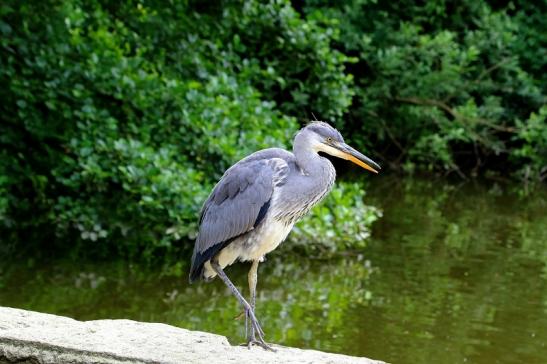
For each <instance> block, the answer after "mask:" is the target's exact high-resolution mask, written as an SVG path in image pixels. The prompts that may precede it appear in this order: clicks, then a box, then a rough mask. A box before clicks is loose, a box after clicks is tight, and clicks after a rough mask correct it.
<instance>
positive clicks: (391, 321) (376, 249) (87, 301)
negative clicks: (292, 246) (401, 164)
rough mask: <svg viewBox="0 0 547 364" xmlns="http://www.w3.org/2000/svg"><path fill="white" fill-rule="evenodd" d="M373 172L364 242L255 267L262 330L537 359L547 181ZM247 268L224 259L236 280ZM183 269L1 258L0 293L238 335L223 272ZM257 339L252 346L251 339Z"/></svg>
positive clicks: (544, 350) (321, 342)
mask: <svg viewBox="0 0 547 364" xmlns="http://www.w3.org/2000/svg"><path fill="white" fill-rule="evenodd" d="M518 187H519V186H512V187H499V186H497V185H492V184H491V183H490V184H488V185H486V184H477V183H466V184H460V185H457V184H449V183H446V182H441V181H435V180H412V181H409V180H407V181H405V182H401V181H399V180H398V179H395V178H384V179H377V181H376V182H375V183H374V184H373V185H372V186H371V187H370V188H369V193H368V195H369V202H370V203H372V204H374V205H376V206H378V207H381V208H382V209H383V211H384V216H383V217H382V218H381V219H380V220H379V221H378V222H377V223H376V224H375V226H374V230H373V234H372V239H371V241H370V243H369V246H368V247H367V248H366V249H365V250H363V251H361V252H354V253H351V254H347V255H345V256H342V257H339V258H336V259H332V260H317V259H306V258H302V257H290V258H288V257H286V256H284V255H285V254H286V255H289V253H288V251H286V250H284V249H283V248H281V249H280V251H279V252H278V253H277V254H276V255H275V256H271V257H269V258H268V260H267V261H266V262H265V263H264V264H262V265H261V267H260V271H259V295H258V308H257V316H258V317H259V319H261V321H262V325H263V328H264V329H265V331H266V335H267V337H266V339H267V340H268V341H272V342H275V343H280V344H283V345H291V346H298V347H304V348H314V349H320V350H326V351H332V352H340V353H345V354H350V355H362V356H368V357H371V358H375V359H381V360H385V361H388V362H392V363H413V364H415V363H424V364H425V363H427V364H429V363H547V191H546V190H545V189H540V190H537V191H535V192H533V193H531V194H530V195H529V196H527V197H522V196H519V195H518V194H517V193H516V192H515V191H517V190H518ZM247 268H248V266H247V265H244V264H239V265H238V266H234V267H231V268H230V269H228V270H227V272H228V274H229V275H230V276H231V277H233V280H234V281H235V282H236V284H237V285H239V286H240V287H246V270H247ZM185 269H186V268H184V267H179V268H174V269H171V270H167V271H166V270H163V271H162V272H155V271H150V270H145V269H142V268H141V267H139V266H128V265H126V264H124V263H123V262H118V263H93V264H92V263H81V262H70V261H63V262H55V263H48V264H45V263H43V264H42V263H41V262H36V263H35V264H34V265H33V267H32V268H25V266H22V265H19V266H17V267H13V266H11V267H10V266H8V268H6V267H4V268H2V271H1V272H2V276H1V277H0V285H1V286H0V287H1V289H0V305H3V306H12V307H20V308H26V309H31V310H36V311H42V312H50V313H56V314H61V315H66V316H71V317H74V318H77V319H81V320H92V319H103V318H129V319H134V320H140V321H153V322H164V323H169V324H172V325H175V326H180V327H185V328H190V329H196V330H203V331H211V332H216V333H219V334H223V335H226V336H228V337H229V339H230V340H231V341H232V342H233V343H239V342H242V341H243V335H244V328H243V322H241V321H237V320H234V317H235V316H237V315H238V313H239V308H238V307H237V304H236V301H235V299H233V298H232V297H231V296H230V294H229V292H228V291H227V289H225V288H224V286H223V285H222V282H220V281H218V280H215V281H214V282H212V283H208V284H198V285H192V286H189V285H188V283H187V280H186V272H185ZM256 350H260V349H256Z"/></svg>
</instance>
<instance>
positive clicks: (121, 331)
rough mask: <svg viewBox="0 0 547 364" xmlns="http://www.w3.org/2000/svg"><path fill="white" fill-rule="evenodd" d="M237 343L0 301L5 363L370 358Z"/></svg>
mask: <svg viewBox="0 0 547 364" xmlns="http://www.w3.org/2000/svg"><path fill="white" fill-rule="evenodd" d="M274 347H275V348H276V349H277V352H275V353H272V352H269V351H265V350H263V349H261V348H253V349H251V350H248V349H247V348H245V347H240V346H232V345H230V343H228V340H227V339H226V338H225V337H224V336H220V335H215V334H210V333H206V332H199V331H190V330H186V329H181V328H177V327H173V326H169V325H165V324H158V323H144V322H137V321H131V320H98V321H85V322H83V321H77V320H73V319H71V318H68V317H62V316H55V315H50V314H44V313H38V312H32V311H25V310H20V309H15V308H8V307H0V363H29V364H31V363H32V364H49V363H75V364H76V363H78V364H79V363H166V364H167V363H207V364H212V363H237V364H240V363H241V364H244V363H257V362H260V363H261V364H268V363H299V364H300V363H332V364H335V363H344V364H346V363H347V364H382V362H380V361H375V360H371V359H367V358H358V357H352V356H347V355H340V354H330V353H324V352H321V351H315V350H302V349H297V348H290V347H284V346H279V345H274Z"/></svg>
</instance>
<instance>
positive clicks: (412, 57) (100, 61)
mask: <svg viewBox="0 0 547 364" xmlns="http://www.w3.org/2000/svg"><path fill="white" fill-rule="evenodd" d="M545 13H546V9H545V4H540V5H538V6H532V5H529V4H528V3H526V2H519V1H517V2H514V3H509V4H508V5H500V4H497V3H494V2H492V3H490V2H488V1H463V2H459V3H457V4H452V3H447V2H445V1H440V0H439V1H432V2H427V4H425V5H423V6H419V5H416V4H415V3H414V2H407V1H403V2H396V3H394V2H377V1H374V0H364V1H363V0H346V1H341V2H336V3H332V2H324V1H319V0H308V1H306V2H304V3H303V4H301V3H291V2H289V1H288V0H284V1H269V2H259V1H246V2H215V1H213V2H206V3H203V2H184V1H173V2H170V3H168V4H166V3H160V2H153V1H145V0H130V1H124V2H119V3H115V2H108V1H104V0H92V1H82V0H72V1H64V2H58V1H26V2H20V1H13V0H10V1H5V2H3V3H2V4H1V5H0V81H1V82H2V85H3V86H4V87H2V89H0V97H1V98H2V101H3V102H2V104H1V105H0V110H1V119H2V123H0V157H1V159H0V218H1V225H0V226H1V229H2V231H1V232H2V234H3V236H4V237H5V239H6V240H7V241H16V240H19V241H24V242H30V241H39V242H47V241H53V242H55V244H61V245H63V244H64V246H63V248H67V247H72V246H73V245H76V246H77V247H82V248H84V250H86V251H87V250H91V251H95V252H100V253H105V254H106V253H110V252H121V253H124V254H126V253H129V254H134V255H142V254H145V255H147V256H149V257H153V256H154V255H155V254H156V253H157V254H158V255H159V256H161V255H162V254H164V253H166V252H170V251H173V250H175V249H178V248H185V247H188V246H189V245H190V244H187V242H188V241H189V240H191V239H192V238H193V237H194V236H195V230H196V216H197V213H198V210H199V208H200V204H201V202H202V201H203V200H204V199H205V197H206V195H207V193H208V192H209V191H210V189H211V187H212V186H213V184H214V183H215V181H217V180H218V178H219V177H220V176H221V174H222V172H223V171H224V170H225V169H226V168H227V167H228V166H229V165H231V164H232V163H234V162H235V161H237V160H238V159H239V158H241V157H243V156H245V155H247V154H249V153H251V152H253V151H255V150H257V149H260V148H264V147H270V146H284V147H287V146H289V145H290V142H291V139H292V136H293V135H294V133H295V132H296V130H297V129H298V128H299V124H298V123H297V118H298V120H302V121H305V120H306V119H308V118H310V116H311V113H312V112H313V113H316V115H317V116H318V117H319V118H321V119H327V120H329V121H331V122H334V123H336V125H338V127H340V128H341V129H342V130H343V132H344V134H345V135H347V136H348V139H350V140H351V142H352V143H353V144H355V145H356V146H357V147H359V148H360V149H364V150H366V151H369V154H371V155H372V156H373V157H374V158H379V159H380V160H381V161H382V162H383V164H384V165H385V166H387V167H388V168H387V169H390V168H389V167H391V168H399V167H401V168H402V169H404V170H407V171H413V170H415V169H428V170H434V171H444V172H446V173H450V172H454V171H455V172H457V173H458V174H460V175H461V176H464V175H467V174H478V173H480V172H482V171H489V173H490V174H503V173H504V172H505V171H506V170H507V169H511V170H512V171H514V173H515V175H516V176H519V177H520V178H523V179H525V180H527V181H528V180H542V179H544V178H545V174H546V171H547V168H546V164H547V162H546V160H547V157H546V155H545V151H546V150H547V139H546V137H545V132H546V131H545V130H546V129H547V127H546V121H545V104H546V101H547V99H546V97H545V95H546V90H547V89H546V85H547V82H545V81H546V78H545V77H546V76H545V72H544V69H545V67H547V64H546V63H547V57H545V52H546V49H547V47H546V41H547V39H546V36H545V34H547V31H546V28H547V21H546V18H545V16H543V15H544V14H545ZM342 191H343V194H344V195H343V196H342V195H340V194H341V193H342ZM361 198H362V194H361V193H360V192H358V188H356V187H341V189H340V190H337V191H335V192H334V195H333V197H332V198H331V200H329V202H327V203H326V205H324V206H323V207H320V208H319V209H318V210H317V211H315V212H314V215H313V216H312V217H310V218H309V219H308V220H307V222H304V223H302V224H301V225H299V226H298V228H297V230H296V233H295V235H294V237H293V239H294V241H302V242H309V241H312V240H313V241H316V240H317V239H314V236H328V235H332V238H331V239H330V241H328V242H324V241H323V242H319V243H318V246H317V247H315V248H312V250H314V249H316V250H317V251H328V252H331V251H332V250H334V249H335V247H336V248H337V249H346V248H351V247H360V246H362V241H363V238H364V237H365V236H366V234H367V232H368V230H367V229H368V225H369V224H370V223H371V222H372V221H373V220H374V219H375V218H376V216H377V213H376V211H375V210H374V209H370V208H368V207H367V206H366V205H363V204H362V202H361ZM348 206H352V207H351V210H352V211H349V210H345V208H348ZM327 211H329V212H331V213H332V214H334V215H328V214H326V212H327ZM351 216H353V217H352V218H351V220H352V221H356V220H357V219H355V216H359V217H360V219H358V220H359V221H361V223H360V224H357V225H355V226H352V227H350V226H349V223H348V226H346V225H345V224H342V225H340V224H339V223H340V222H341V221H346V220H347V219H350V217H351ZM331 220H333V221H336V222H338V224H337V225H336V226H334V225H331ZM62 242H66V243H62ZM114 242H116V243H115V244H114ZM302 244H304V243H302ZM297 245H298V244H297ZM306 246H308V245H306ZM0 249H1V250H6V249H9V247H8V245H7V244H4V245H2V246H1V247H0Z"/></svg>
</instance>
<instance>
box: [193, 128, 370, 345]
mask: <svg viewBox="0 0 547 364" xmlns="http://www.w3.org/2000/svg"><path fill="white" fill-rule="evenodd" d="M319 152H323V153H327V154H330V155H332V156H335V157H338V158H342V159H346V160H350V161H352V162H354V163H355V164H357V165H359V166H361V167H363V168H365V169H368V170H369V171H372V172H375V173H378V172H377V170H378V169H380V166H379V165H378V164H376V163H375V162H374V161H373V160H371V159H370V158H368V157H366V156H364V155H363V154H361V153H360V152H358V151H357V150H355V149H353V148H352V147H350V146H349V145H347V144H346V143H345V142H344V138H343V137H342V135H341V134H340V133H339V132H338V130H336V129H335V128H333V127H331V126H330V125H329V124H327V123H325V122H319V121H316V122H312V123H310V124H308V125H307V126H305V127H304V128H302V129H300V131H299V132H298V133H297V134H296V136H295V138H294V143H293V152H292V153H291V152H288V151H286V150H283V149H280V148H269V149H264V150H260V151H258V152H255V153H253V154H251V155H249V156H248V157H246V158H243V159H242V160H240V161H239V162H237V163H236V164H234V165H233V166H232V167H230V168H229V169H228V170H226V172H225V173H224V175H223V176H222V178H221V179H220V181H219V182H218V183H217V184H216V186H215V187H214V188H213V191H212V192H211V194H210V195H209V197H208V198H207V200H206V201H205V203H204V204H203V208H202V210H201V216H200V219H199V231H198V235H197V239H196V242H195V245H194V252H193V254H192V266H191V269H190V283H192V282H193V281H195V280H197V279H204V280H210V279H212V278H214V277H216V276H219V277H220V278H221V279H222V280H223V281H224V283H225V284H226V285H227V286H228V288H229V289H230V291H231V292H232V293H233V294H234V296H235V297H236V298H237V299H238V301H239V303H240V305H241V306H242V308H243V310H244V313H245V318H246V324H245V325H246V330H247V345H248V346H249V347H251V346H252V345H259V346H261V347H263V348H265V349H271V347H270V346H269V345H268V344H267V343H266V342H265V341H264V332H263V331H262V328H261V327H260V324H259V322H258V320H257V318H256V316H255V307H256V284H257V279H258V278H257V276H258V275H257V272H258V264H259V262H261V261H262V260H263V258H264V256H265V255H266V254H267V253H269V252H271V251H272V250H274V249H275V248H276V247H277V246H278V245H279V244H280V243H281V242H282V241H283V240H285V238H286V237H287V235H288V234H289V232H290V231H291V229H292V227H293V225H294V223H295V222H296V221H298V220H299V219H300V218H301V217H302V216H304V215H305V214H306V213H307V212H308V211H309V210H310V209H311V208H312V207H313V206H314V205H316V204H317V203H318V202H319V201H321V200H322V199H323V198H324V197H325V195H327V194H328V193H329V192H330V190H331V188H332V186H333V184H334V180H335V178H336V171H335V169H334V166H333V165H332V163H331V162H330V161H329V160H328V159H327V158H325V157H323V156H321V155H320V154H319ZM236 261H250V262H251V268H250V270H249V274H248V281H249V290H250V303H249V302H248V301H247V300H245V298H244V297H243V295H242V294H241V293H240V292H239V290H238V289H237V288H236V287H235V286H234V284H233V283H232V282H231V281H230V279H229V278H228V276H227V275H226V273H224V268H225V267H226V266H229V265H231V264H233V263H234V262H236Z"/></svg>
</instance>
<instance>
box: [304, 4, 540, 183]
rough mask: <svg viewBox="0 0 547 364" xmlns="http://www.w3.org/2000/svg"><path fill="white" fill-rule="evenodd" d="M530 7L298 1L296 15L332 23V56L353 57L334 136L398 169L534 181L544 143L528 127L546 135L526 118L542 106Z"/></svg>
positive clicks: (536, 9) (536, 24) (536, 15)
mask: <svg viewBox="0 0 547 364" xmlns="http://www.w3.org/2000/svg"><path fill="white" fill-rule="evenodd" d="M536 5H537V6H536ZM536 5H531V4H529V3H527V2H520V1H517V2H511V3H509V4H508V5H503V6H500V5H499V4H498V3H496V2H489V1H463V2H457V3H452V2H445V1H429V2H427V4H424V5H417V4H416V3H415V2H412V1H403V2H400V1H398V2H379V1H362V0H347V1H339V2H336V3H333V2H327V1H318V0H308V1H306V6H305V7H304V12H305V13H306V14H307V16H308V17H309V18H311V19H314V20H315V21H316V22H318V23H320V24H337V27H338V28H339V29H340V36H339V37H338V38H337V39H338V43H337V47H338V49H339V50H340V51H342V52H343V53H345V54H348V55H352V56H355V58H357V59H358V62H357V63H355V64H353V65H352V66H351V68H350V71H352V72H353V74H354V78H355V84H356V91H355V93H356V98H355V99H354V103H353V106H352V112H351V113H350V114H348V117H347V118H346V120H345V128H344V129H345V130H346V131H350V132H352V133H355V132H356V131H357V132H358V133H359V134H360V135H362V137H361V138H360V139H357V140H356V142H358V143H359V144H360V145H359V146H360V147H368V148H369V149H374V150H376V151H378V152H379V153H381V154H382V158H383V159H384V160H386V161H387V162H389V163H390V165H391V167H393V168H403V169H405V170H407V171H412V170H414V169H417V168H419V169H427V170H433V171H441V172H442V171H445V172H446V173H451V172H456V173H458V174H459V175H460V176H462V177H463V176H465V175H468V174H472V175H476V174H479V173H482V172H485V171H490V172H491V173H497V174H502V175H505V174H509V173H507V171H510V170H513V171H520V172H518V174H517V175H520V176H522V177H526V178H528V179H529V180H542V179H544V178H545V177H546V173H547V168H546V167H547V163H546V160H545V157H544V156H543V157H541V156H539V155H538V154H539V153H540V150H543V151H545V150H547V143H545V140H544V139H542V138H541V137H539V138H538V137H531V135H530V133H535V132H531V131H530V128H533V129H534V130H539V129H541V130H545V129H546V128H547V126H546V125H545V122H543V123H541V122H540V121H539V120H538V119H537V116H535V115H540V114H541V112H540V108H541V107H542V106H543V105H545V104H546V102H547V97H546V91H547V83H546V82H545V72H544V71H543V70H545V69H546V67H547V57H545V52H547V36H546V34H547V32H545V29H546V27H547V20H546V18H545V16H544V14H545V12H546V11H547V8H546V7H545V4H542V5H539V4H536ZM534 120H535V121H534ZM530 123H535V124H534V125H535V126H531V125H529V124H530ZM540 124H541V125H540ZM540 133H541V132H540ZM536 134H537V133H536ZM515 150H520V151H522V150H527V151H529V152H530V153H528V152H517V154H518V155H519V157H520V158H518V159H517V158H513V157H512V156H514V155H515V152H514V151H515ZM523 153H524V154H523ZM527 153H528V154H527ZM525 154H526V156H524V155H525ZM543 154H544V153H543ZM517 160H518V163H517ZM523 170H526V171H529V172H530V173H523V172H522V171H523Z"/></svg>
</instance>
